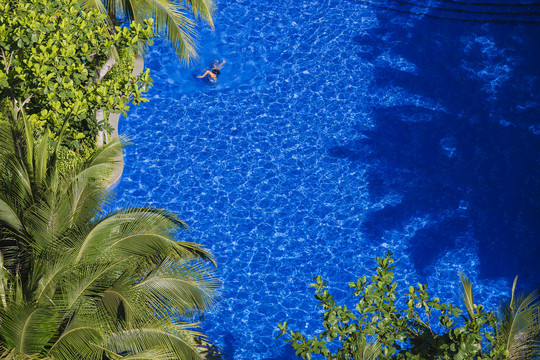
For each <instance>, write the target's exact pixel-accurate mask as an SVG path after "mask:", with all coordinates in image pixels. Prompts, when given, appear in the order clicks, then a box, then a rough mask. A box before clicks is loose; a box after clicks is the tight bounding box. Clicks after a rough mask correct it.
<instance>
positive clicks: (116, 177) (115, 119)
mask: <svg viewBox="0 0 540 360" xmlns="http://www.w3.org/2000/svg"><path fill="white" fill-rule="evenodd" d="M143 68H144V59H143V57H142V55H141V54H138V55H137V56H136V57H135V63H134V65H133V71H132V72H131V74H132V75H133V76H137V75H139V74H140V73H142V71H143ZM108 120H109V124H110V125H111V127H112V128H113V132H112V133H111V139H115V138H117V137H118V125H119V124H118V123H119V120H120V114H110V115H109V119H108ZM114 165H115V166H114V168H113V171H112V173H111V175H110V176H109V178H108V179H107V181H106V183H107V186H108V187H110V188H114V187H115V186H116V185H118V183H119V182H120V179H121V178H122V173H123V171H124V153H123V151H122V153H120V155H118V156H117V157H115V158H114Z"/></svg>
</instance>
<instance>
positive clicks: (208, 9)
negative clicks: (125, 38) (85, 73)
mask: <svg viewBox="0 0 540 360" xmlns="http://www.w3.org/2000/svg"><path fill="white" fill-rule="evenodd" d="M79 1H80V3H81V4H82V5H83V7H84V8H85V9H87V10H90V9H97V10H99V11H100V12H101V13H102V14H107V15H108V21H109V24H111V26H113V27H114V26H115V25H116V22H117V20H118V15H119V14H122V15H123V16H124V18H125V19H126V20H127V21H128V22H129V23H131V22H133V21H135V22H139V23H142V22H143V21H144V20H145V19H149V18H152V19H154V24H155V26H156V28H155V30H156V32H157V33H158V34H161V35H164V36H165V37H166V38H167V40H168V42H169V44H170V45H171V48H172V49H173V51H174V53H175V54H176V55H177V56H178V58H179V59H180V60H181V61H182V62H184V63H189V62H190V61H191V60H194V59H196V58H197V51H196V45H195V36H196V30H195V28H196V21H197V20H199V19H200V20H203V21H204V22H206V23H207V24H209V25H210V26H211V27H212V28H213V27H214V23H213V20H212V15H213V13H214V9H215V4H214V1H213V0H179V1H174V0H79Z"/></svg>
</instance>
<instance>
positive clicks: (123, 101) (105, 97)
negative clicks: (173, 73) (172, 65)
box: [0, 0, 153, 148]
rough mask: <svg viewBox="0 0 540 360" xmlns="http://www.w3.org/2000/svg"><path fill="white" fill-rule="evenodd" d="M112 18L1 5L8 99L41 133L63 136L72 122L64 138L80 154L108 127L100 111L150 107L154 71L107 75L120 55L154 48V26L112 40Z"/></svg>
mask: <svg viewBox="0 0 540 360" xmlns="http://www.w3.org/2000/svg"><path fill="white" fill-rule="evenodd" d="M104 19H105V17H104V15H101V14H99V13H98V12H96V11H90V12H85V11H83V10H82V9H81V7H80V5H79V2H78V1H77V0H5V1H2V2H0V100H1V99H3V98H9V100H10V101H11V102H12V103H15V102H16V101H17V102H18V106H21V104H24V108H25V110H26V112H27V113H28V114H29V115H30V120H31V123H32V125H33V127H34V128H35V129H43V128H45V127H46V128H48V129H49V130H50V131H51V132H52V133H53V134H58V132H59V131H60V129H61V128H62V125H63V123H64V121H66V119H67V120H69V127H68V128H67V129H66V133H65V134H64V138H65V140H66V143H68V145H70V146H71V147H72V148H78V147H79V146H80V144H81V143H83V142H93V141H94V137H95V136H96V134H97V133H98V131H100V130H103V129H105V128H106V127H107V124H106V123H105V122H102V123H97V121H96V117H95V112H96V111H97V110H104V111H105V112H106V113H111V112H122V113H125V112H126V111H127V110H128V109H129V104H130V103H133V104H139V103H140V102H142V101H146V99H145V98H143V93H144V92H145V91H147V89H148V86H149V85H150V83H151V78H150V75H149V72H148V71H146V72H144V73H142V74H141V75H138V76H132V75H131V73H130V72H128V71H116V72H115V71H109V72H107V71H106V70H107V69H108V67H109V66H111V61H110V59H112V58H114V57H115V54H116V53H117V52H119V51H120V50H122V51H125V49H133V50H134V49H136V48H137V47H138V46H139V44H140V42H143V43H150V42H151V38H152V36H153V32H152V25H153V24H152V21H151V20H148V21H146V22H145V23H144V24H138V23H133V24H131V26H130V27H124V28H120V27H117V28H116V32H115V33H114V34H111V32H110V29H109V28H108V26H107V24H106V23H105V20H104ZM108 60H109V62H108Z"/></svg>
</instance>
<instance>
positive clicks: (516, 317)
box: [498, 276, 540, 359]
mask: <svg viewBox="0 0 540 360" xmlns="http://www.w3.org/2000/svg"><path fill="white" fill-rule="evenodd" d="M516 282H517V276H516V278H515V279H514V283H513V286H512V293H511V299H510V302H508V303H503V304H502V305H501V306H500V307H499V311H498V315H499V319H500V320H501V324H500V327H499V336H500V337H501V338H502V340H503V342H504V344H505V347H506V349H507V350H508V352H509V358H510V359H528V358H531V357H532V356H533V355H538V354H539V348H538V346H539V345H538V340H539V339H540V319H539V317H538V315H539V311H540V303H539V298H538V292H537V291H533V292H531V293H530V294H528V295H527V296H525V295H517V296H516V295H515V288H516Z"/></svg>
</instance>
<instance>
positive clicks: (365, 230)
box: [116, 0, 540, 360]
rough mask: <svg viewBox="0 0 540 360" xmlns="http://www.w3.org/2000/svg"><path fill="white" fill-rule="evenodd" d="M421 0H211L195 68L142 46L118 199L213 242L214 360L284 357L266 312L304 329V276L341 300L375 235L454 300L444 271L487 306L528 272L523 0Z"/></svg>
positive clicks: (412, 276) (533, 47)
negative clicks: (141, 99) (165, 214)
mask: <svg viewBox="0 0 540 360" xmlns="http://www.w3.org/2000/svg"><path fill="white" fill-rule="evenodd" d="M426 3H427V4H428V5H429V6H427V5H426V6H424V5H425V4H426ZM426 3H422V2H421V1H420V0H415V2H413V4H416V6H412V5H410V6H408V7H404V5H403V2H401V3H397V2H393V1H386V2H378V3H377V4H374V3H373V4H371V2H370V1H357V2H353V1H346V0H342V1H330V0H326V1H323V0H314V1H309V2H308V1H305V0H275V1H272V2H254V1H245V0H244V1H243V0H240V1H232V0H219V1H218V8H219V12H218V14H217V16H216V19H215V23H216V31H215V32H211V31H209V30H208V29H203V31H202V34H201V35H202V36H201V48H200V54H201V61H200V63H199V64H195V65H192V66H191V67H189V68H187V69H186V68H183V67H181V66H180V65H179V64H178V63H177V62H176V61H175V60H174V58H173V57H172V55H171V54H170V52H169V51H168V50H167V47H166V46H164V45H163V44H160V43H159V42H158V43H157V44H156V45H155V46H153V47H152V48H151V49H150V52H149V53H148V55H147V59H146V66H148V67H150V69H151V71H152V76H153V78H154V87H153V88H152V89H151V91H150V92H149V94H148V97H149V98H150V102H149V103H146V104H143V105H142V106H140V107H138V108H135V107H134V108H133V109H132V110H131V111H130V113H129V116H128V118H127V119H123V120H122V121H121V123H120V132H121V133H123V134H126V135H128V136H130V137H131V139H132V142H133V145H131V146H130V147H128V148H127V149H126V150H125V168H124V174H123V177H122V180H121V182H120V184H119V185H118V186H117V188H116V191H117V194H118V201H117V205H118V206H122V205H126V204H132V205H134V204H138V205H142V204H145V205H154V206H159V207H165V208H170V209H172V210H174V211H176V212H177V213H178V214H180V216H181V217H182V218H183V219H184V220H185V221H186V222H187V223H188V224H189V225H190V228H191V231H190V232H186V233H184V234H183V238H184V239H186V240H190V241H195V242H198V243H202V244H204V245H205V246H207V247H208V248H209V249H210V250H211V251H212V252H213V253H214V254H215V256H216V258H217V261H218V264H219V268H218V271H219V274H220V276H221V278H222V279H223V290H222V300H221V302H220V304H219V305H218V306H216V307H215V308H214V309H213V311H212V312H211V313H209V314H208V315H207V316H206V319H205V323H204V330H205V331H206V332H207V333H208V335H209V336H210V337H211V338H212V339H213V340H214V341H215V342H216V343H217V344H219V345H220V346H221V347H222V349H223V351H224V353H225V355H226V356H227V358H228V359H242V360H244V359H245V360H247V359H293V358H294V357H293V353H292V352H291V351H290V350H289V349H288V347H287V346H286V345H284V344H283V343H282V342H281V341H279V340H274V336H275V335H276V325H277V323H278V322H281V321H284V320H287V321H288V322H289V324H290V327H291V328H294V329H296V330H301V331H307V332H313V331H315V329H316V326H317V324H318V321H319V320H318V317H317V316H318V313H317V308H316V302H315V300H314V299H313V297H312V291H311V290H310V288H309V283H310V282H311V280H312V277H313V276H315V275H322V276H323V277H324V278H325V279H326V280H327V281H328V283H329V284H330V285H331V287H332V288H333V290H334V292H335V293H336V294H337V296H338V297H342V298H346V297H347V296H346V294H347V292H348V288H347V285H346V284H347V282H348V281H351V280H354V279H356V277H357V276H359V275H361V274H364V273H369V272H370V271H371V269H372V268H373V267H374V261H373V258H374V257H375V256H381V255H382V254H384V253H385V251H386V250H387V249H389V250H391V251H392V252H394V254H395V257H396V258H397V259H398V262H397V266H398V269H399V271H398V275H399V281H400V282H401V283H402V284H408V283H416V282H419V281H420V282H427V283H428V284H429V285H430V288H431V289H432V291H433V292H434V293H435V294H436V295H437V296H439V297H441V299H443V300H446V301H452V302H454V303H459V301H460V300H459V293H458V281H459V279H458V272H459V271H464V272H465V273H466V274H467V275H468V276H469V277H470V278H471V280H472V281H473V283H474V285H475V291H476V295H477V297H476V298H477V299H478V302H480V303H483V304H486V305H488V306H492V307H493V306H495V305H496V303H497V302H498V299H500V297H501V296H505V295H507V294H508V292H509V290H510V284H511V280H512V279H513V276H514V275H515V274H518V273H519V274H520V282H519V284H520V285H521V287H522V288H527V289H530V288H532V287H533V286H536V285H538V282H537V276H538V274H539V270H540V265H539V264H538V261H537V260H536V259H537V257H538V256H539V255H540V253H539V245H538V239H539V236H540V221H537V220H538V219H540V211H539V208H540V206H539V201H538V196H539V194H540V191H539V190H540V180H539V179H540V176H539V175H540V173H539V169H540V168H539V159H540V158H539V156H538V154H539V150H540V138H539V136H540V120H538V116H537V115H538V106H539V96H538V89H539V86H538V85H539V75H540V70H539V69H538V67H537V64H536V60H537V58H538V55H539V54H540V49H539V44H538V41H537V39H538V35H539V33H540V31H539V30H540V27H539V25H538V24H536V23H534V22H532V23H530V21H531V20H533V21H538V20H540V17H539V16H538V15H535V14H534V12H535V11H540V9H539V8H540V7H539V6H536V5H535V6H532V5H531V6H530V7H525V8H523V7H519V8H514V7H510V8H508V7H504V6H502V5H501V4H503V3H502V2H501V1H499V2H495V1H492V3H495V5H493V6H491V7H490V8H489V9H485V8H481V7H479V6H476V7H474V5H470V2H469V5H467V6H469V8H471V6H472V8H471V9H472V10H478V9H485V10H483V12H491V13H493V12H496V11H503V12H506V13H508V12H520V14H518V15H516V14H514V15H512V14H511V15H508V14H506V15H504V16H501V17H497V19H498V20H504V21H513V22H503V21H501V22H495V23H492V22H487V20H486V19H484V17H487V19H489V17H490V16H491V18H494V17H495V15H492V14H491V15H490V14H487V15H486V14H483V15H482V14H475V13H472V14H471V13H463V12H455V11H454V12H444V11H441V8H443V9H446V8H447V7H448V6H451V3H452V2H448V1H447V2H446V3H449V4H450V5H448V4H447V5H444V3H445V1H439V2H433V1H432V2H426ZM423 4H424V5H423ZM497 4H499V5H497ZM373 5H379V7H374V6H373ZM420 5H422V6H424V7H422V6H420ZM457 5H459V4H457ZM496 5H497V6H496ZM452 6H456V4H455V2H453V5H452ZM459 6H461V5H459ZM381 7H383V8H381ZM437 7H438V8H437ZM500 9H503V10H500ZM504 9H506V10H504ZM523 9H525V10H524V11H526V12H530V13H532V15H523V14H521V12H523ZM411 13H412V14H411ZM418 13H423V14H426V15H424V16H419V15H414V14H418ZM429 15H435V16H429ZM457 15H459V16H464V18H462V19H461V20H467V21H456V20H449V19H447V20H444V19H440V18H445V17H446V18H454V17H455V16H457ZM480 15H482V16H480ZM475 19H476V20H481V21H469V20H475ZM525 21H529V22H525ZM222 58H223V59H226V61H227V64H226V66H225V68H224V69H223V71H222V72H221V76H220V78H219V82H218V83H217V84H215V85H211V84H208V83H205V82H201V81H200V80H198V79H196V78H195V75H198V74H201V73H202V70H203V69H204V68H205V67H206V66H208V65H209V64H211V62H212V61H213V60H214V59H222Z"/></svg>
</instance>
